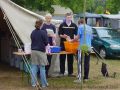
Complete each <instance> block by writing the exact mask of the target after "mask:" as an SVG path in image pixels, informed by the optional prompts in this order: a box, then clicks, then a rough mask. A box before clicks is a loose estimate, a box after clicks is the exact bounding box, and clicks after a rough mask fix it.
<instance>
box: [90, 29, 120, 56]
mask: <svg viewBox="0 0 120 90" xmlns="http://www.w3.org/2000/svg"><path fill="white" fill-rule="evenodd" d="M92 33H93V40H92V46H93V47H94V48H95V49H96V50H97V51H98V52H99V54H100V55H101V56H102V57H103V58H107V57H118V56H120V30H115V29H111V28H107V27H93V28H92Z"/></svg>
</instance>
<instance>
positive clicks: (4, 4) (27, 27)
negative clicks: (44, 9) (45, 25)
mask: <svg viewBox="0 0 120 90" xmlns="http://www.w3.org/2000/svg"><path fill="white" fill-rule="evenodd" d="M0 8H1V9H2V10H3V11H4V13H5V15H6V16H7V18H8V19H9V21H10V23H11V25H12V27H13V28H14V30H15V31H16V33H17V35H18V36H19V38H20V39H21V41H22V42H23V43H24V44H25V43H31V40H30V34H31V32H32V30H34V23H35V21H36V19H38V18H42V19H43V20H44V19H45V18H44V17H43V16H41V15H38V14H36V13H33V12H32V11H29V10H27V9H25V8H23V7H21V6H19V5H17V4H15V3H13V2H12V1H10V0H0ZM52 22H53V23H56V24H59V23H61V20H52Z"/></svg>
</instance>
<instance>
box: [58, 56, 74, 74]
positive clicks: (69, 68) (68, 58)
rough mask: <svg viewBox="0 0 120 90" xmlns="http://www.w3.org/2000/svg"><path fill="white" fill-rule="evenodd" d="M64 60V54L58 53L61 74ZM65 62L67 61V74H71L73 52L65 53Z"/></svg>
mask: <svg viewBox="0 0 120 90" xmlns="http://www.w3.org/2000/svg"><path fill="white" fill-rule="evenodd" d="M65 60H66V55H65V54H62V55H60V73H62V74H64V73H65ZM67 62H68V74H72V73H73V54H68V55H67Z"/></svg>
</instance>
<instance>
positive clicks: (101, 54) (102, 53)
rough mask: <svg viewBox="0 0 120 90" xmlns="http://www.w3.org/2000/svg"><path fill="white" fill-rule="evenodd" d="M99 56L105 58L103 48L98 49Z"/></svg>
mask: <svg viewBox="0 0 120 90" xmlns="http://www.w3.org/2000/svg"><path fill="white" fill-rule="evenodd" d="M100 56H101V57H103V58H106V56H107V54H106V50H105V48H101V49H100Z"/></svg>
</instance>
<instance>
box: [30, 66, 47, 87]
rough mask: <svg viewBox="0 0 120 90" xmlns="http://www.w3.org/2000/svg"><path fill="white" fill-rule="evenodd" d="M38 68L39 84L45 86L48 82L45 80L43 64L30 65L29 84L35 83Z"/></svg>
mask: <svg viewBox="0 0 120 90" xmlns="http://www.w3.org/2000/svg"><path fill="white" fill-rule="evenodd" d="M38 70H40V79H41V84H42V86H44V87H45V86H47V84H48V83H47V80H46V74H45V66H42V65H35V64H32V65H31V71H32V75H31V84H32V85H36V82H37V72H38Z"/></svg>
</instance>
